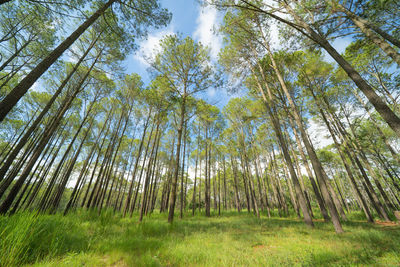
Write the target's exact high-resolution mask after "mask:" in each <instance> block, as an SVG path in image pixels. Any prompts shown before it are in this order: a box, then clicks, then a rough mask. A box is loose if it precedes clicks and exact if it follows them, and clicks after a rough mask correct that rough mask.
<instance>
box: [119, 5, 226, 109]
mask: <svg viewBox="0 0 400 267" xmlns="http://www.w3.org/2000/svg"><path fill="white" fill-rule="evenodd" d="M161 5H162V6H163V7H165V8H167V9H168V10H169V11H170V12H171V13H172V20H171V23H170V24H169V25H168V26H167V27H164V28H162V29H159V30H154V29H153V30H150V33H149V35H148V37H147V38H146V39H144V40H140V41H138V44H139V49H138V50H137V51H136V52H135V53H134V54H132V55H129V56H128V57H127V59H126V61H125V63H126V68H127V73H133V72H135V73H138V74H139V75H140V76H141V77H142V79H143V81H144V82H145V84H149V82H150V79H151V78H150V75H149V73H148V72H147V68H148V67H149V66H148V64H147V63H146V60H145V59H144V57H145V56H150V55H152V54H153V53H154V49H156V48H157V44H158V43H159V41H160V39H162V38H163V36H165V35H167V34H173V33H180V34H182V35H183V36H184V37H186V36H190V37H192V38H193V39H194V40H196V41H199V42H201V43H203V44H205V45H207V46H209V47H210V49H211V59H212V61H213V62H216V61H217V56H218V52H219V50H220V49H221V47H222V38H221V37H219V36H216V35H215V34H214V33H213V28H214V25H216V24H218V23H219V22H220V21H221V15H219V14H218V12H217V11H216V9H214V8H213V7H210V6H207V7H204V6H201V5H200V4H199V2H198V1H197V0H162V1H161ZM200 97H201V98H203V99H204V100H206V101H207V102H209V103H210V104H214V105H217V106H218V107H219V108H222V107H223V106H224V105H225V104H226V103H227V102H228V101H229V98H230V96H228V94H227V93H226V91H225V90H223V89H218V90H215V89H214V88H210V89H209V90H208V91H207V92H206V93H204V94H201V96H200Z"/></svg>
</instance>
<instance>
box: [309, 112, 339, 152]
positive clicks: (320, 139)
mask: <svg viewBox="0 0 400 267" xmlns="http://www.w3.org/2000/svg"><path fill="white" fill-rule="evenodd" d="M307 132H308V134H309V135H310V138H311V142H312V143H313V145H314V147H315V148H323V147H325V146H328V145H330V144H332V143H333V140H332V138H331V136H330V135H329V131H328V129H327V128H326V127H325V126H322V125H321V124H320V123H318V122H316V121H315V120H313V119H311V120H310V121H309V127H308V129H307Z"/></svg>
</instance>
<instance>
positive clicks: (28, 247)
mask: <svg viewBox="0 0 400 267" xmlns="http://www.w3.org/2000/svg"><path fill="white" fill-rule="evenodd" d="M77 227H79V224H78V223H76V221H74V220H71V219H70V220H65V219H64V218H63V217H62V216H60V215H52V216H51V215H37V214H36V213H19V214H16V215H14V216H11V217H0V229H1V230H0V231H1V232H0V266H4V267H5V266H20V265H22V264H25V263H32V262H35V261H37V260H41V259H43V258H45V257H54V256H57V255H60V254H63V253H66V252H73V251H81V250H82V249H84V248H85V247H87V241H86V238H85V232H79V231H78V229H77Z"/></svg>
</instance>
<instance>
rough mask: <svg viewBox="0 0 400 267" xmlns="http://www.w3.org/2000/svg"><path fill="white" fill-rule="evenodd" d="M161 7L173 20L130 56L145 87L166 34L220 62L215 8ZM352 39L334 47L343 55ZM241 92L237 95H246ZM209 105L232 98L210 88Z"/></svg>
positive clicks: (172, 2)
mask: <svg viewBox="0 0 400 267" xmlns="http://www.w3.org/2000/svg"><path fill="white" fill-rule="evenodd" d="M161 5H162V6H163V7H165V8H167V9H168V10H169V11H170V12H171V13H172V20H171V22H170V24H169V25H168V26H167V27H164V28H162V29H159V30H154V29H151V30H150V32H149V35H148V36H147V38H146V39H144V40H138V41H137V43H138V45H139V49H138V50H137V51H136V52H135V53H134V54H131V55H129V56H128V57H127V59H126V61H125V64H126V71H127V73H134V72H135V73H138V74H139V75H140V76H141V77H142V79H143V81H144V82H145V84H146V85H147V84H149V82H150V79H151V78H150V75H149V73H148V72H147V69H148V67H149V65H148V64H147V63H146V60H145V59H144V56H151V55H152V54H154V49H156V48H157V44H158V43H159V41H160V39H162V38H163V36H165V35H167V34H173V33H180V34H182V35H183V36H185V37H186V36H190V37H192V38H193V39H194V40H196V41H199V42H202V43H203V44H205V45H208V46H209V47H210V48H211V58H212V60H213V61H214V62H216V61H217V56H218V52H219V50H220V49H221V47H222V38H221V37H218V36H216V35H214V34H213V28H214V26H215V25H217V24H218V23H220V22H221V20H222V19H221V15H220V14H218V12H217V11H216V9H215V8H213V7H210V6H207V7H204V6H201V5H200V4H199V1H198V0H161ZM271 37H272V39H273V40H272V42H273V43H275V44H276V45H277V46H278V47H279V46H280V45H279V44H278V43H279V41H278V39H279V38H278V30H277V29H273V33H272V34H271ZM350 42H351V39H345V38H339V39H337V40H335V41H334V42H333V43H332V44H333V46H334V47H335V48H336V49H337V50H338V51H339V52H340V53H342V52H344V50H345V48H346V47H347V45H348V44H349V43H350ZM325 59H326V60H327V61H330V62H333V59H332V58H331V57H330V56H329V55H327V53H325ZM243 93H244V92H239V94H238V95H235V96H239V95H243ZM200 97H201V98H203V99H204V100H206V101H207V102H209V103H211V104H215V105H217V106H218V107H219V108H222V107H223V106H225V105H226V103H227V102H228V101H229V98H231V97H232V96H230V95H228V94H227V93H226V91H225V90H223V89H218V90H215V89H214V88H211V89H209V90H208V91H207V92H206V93H204V94H202V95H201V96H200Z"/></svg>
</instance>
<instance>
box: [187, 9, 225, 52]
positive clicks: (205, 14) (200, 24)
mask: <svg viewBox="0 0 400 267" xmlns="http://www.w3.org/2000/svg"><path fill="white" fill-rule="evenodd" d="M196 23H197V27H196V30H195V31H194V33H193V37H194V38H195V39H197V40H198V41H200V42H201V43H202V44H204V45H207V46H209V47H210V49H211V57H212V58H213V59H216V58H217V57H218V53H219V51H220V50H221V47H222V38H221V37H220V36H217V35H216V34H214V31H213V30H214V25H217V24H218V11H217V10H216V9H215V8H214V7H212V6H205V7H201V9H200V10H199V16H198V17H197V20H196Z"/></svg>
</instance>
